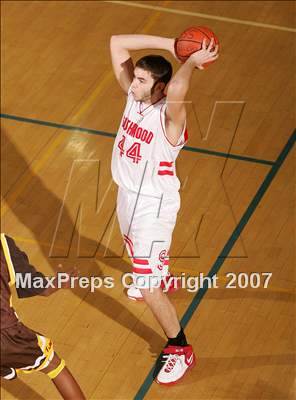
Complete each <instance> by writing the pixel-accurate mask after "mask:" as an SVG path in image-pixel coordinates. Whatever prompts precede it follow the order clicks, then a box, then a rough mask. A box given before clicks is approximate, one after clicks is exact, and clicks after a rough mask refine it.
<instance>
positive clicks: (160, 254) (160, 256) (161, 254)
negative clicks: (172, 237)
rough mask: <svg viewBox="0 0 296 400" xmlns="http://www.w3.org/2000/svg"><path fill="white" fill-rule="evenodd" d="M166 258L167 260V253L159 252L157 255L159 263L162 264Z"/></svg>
mask: <svg viewBox="0 0 296 400" xmlns="http://www.w3.org/2000/svg"><path fill="white" fill-rule="evenodd" d="M166 258H167V251H166V250H161V252H160V253H159V261H160V262H161V263H163V262H164V260H165V259H166Z"/></svg>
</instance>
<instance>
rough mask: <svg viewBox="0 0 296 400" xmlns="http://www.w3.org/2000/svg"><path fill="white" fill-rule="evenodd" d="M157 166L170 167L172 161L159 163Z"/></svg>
mask: <svg viewBox="0 0 296 400" xmlns="http://www.w3.org/2000/svg"><path fill="white" fill-rule="evenodd" d="M159 166H160V167H172V166H173V161H160V163H159Z"/></svg>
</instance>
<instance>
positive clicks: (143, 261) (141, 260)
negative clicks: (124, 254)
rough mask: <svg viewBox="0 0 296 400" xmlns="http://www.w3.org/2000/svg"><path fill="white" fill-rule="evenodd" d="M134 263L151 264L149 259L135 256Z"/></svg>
mask: <svg viewBox="0 0 296 400" xmlns="http://www.w3.org/2000/svg"><path fill="white" fill-rule="evenodd" d="M133 263H134V264H139V265H149V262H148V260H144V259H143V258H133Z"/></svg>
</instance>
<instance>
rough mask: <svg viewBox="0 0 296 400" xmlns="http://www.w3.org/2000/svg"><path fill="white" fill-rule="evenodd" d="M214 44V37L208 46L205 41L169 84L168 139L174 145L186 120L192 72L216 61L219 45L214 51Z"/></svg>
mask: <svg viewBox="0 0 296 400" xmlns="http://www.w3.org/2000/svg"><path fill="white" fill-rule="evenodd" d="M213 45H214V41H213V39H212V40H211V42H210V43H209V45H208V46H206V42H205V41H203V46H202V49H201V50H199V51H196V52H195V53H193V54H192V55H191V56H190V57H189V58H188V59H187V60H186V62H185V63H184V64H183V65H182V66H181V67H180V68H179V70H178V71H177V72H176V74H175V75H174V76H173V78H172V79H171V81H170V83H169V85H168V88H167V109H166V132H167V135H168V139H169V140H170V142H171V143H172V144H174V145H176V144H177V143H178V141H179V138H180V135H181V132H182V129H183V126H184V123H185V120H186V109H185V103H184V100H185V97H186V94H187V92H188V89H189V83H190V79H191V76H192V73H193V71H194V69H195V68H199V69H203V66H202V65H203V64H205V63H207V62H211V61H214V60H216V59H217V58H218V45H216V46H215V49H214V51H213V49H212V47H213ZM211 50H212V51H211Z"/></svg>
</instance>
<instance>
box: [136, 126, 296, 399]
mask: <svg viewBox="0 0 296 400" xmlns="http://www.w3.org/2000/svg"><path fill="white" fill-rule="evenodd" d="M295 140H296V130H294V132H293V133H292V135H291V136H290V138H289V140H288V141H287V143H286V145H285V146H284V148H283V150H282V151H281V152H280V154H279V156H278V158H277V160H276V162H275V164H274V165H273V166H272V167H271V168H270V170H269V172H268V173H267V175H266V177H265V178H264V180H263V182H262V183H261V185H260V187H259V189H258V190H257V192H256V194H255V196H254V197H253V200H252V201H251V203H250V204H249V206H248V207H247V209H246V211H245V212H244V214H243V216H242V217H241V219H240V221H239V223H238V224H237V226H236V228H235V229H234V231H233V232H232V234H231V236H230V238H229V239H228V241H227V242H226V244H225V246H224V248H223V249H222V251H221V253H220V254H219V256H218V257H217V259H216V261H215V262H214V264H213V266H212V268H211V269H210V271H209V273H208V274H207V277H210V278H211V277H213V276H214V275H215V274H217V273H218V271H219V270H220V268H221V267H222V265H223V263H224V261H225V259H226V257H227V256H228V254H229V253H230V251H231V249H232V248H233V246H234V244H235V242H236V241H237V239H238V238H239V236H240V234H241V233H242V231H243V230H244V228H245V226H246V225H247V223H248V221H249V220H250V218H251V217H252V215H253V214H254V212H255V210H256V208H257V206H258V204H259V203H260V201H261V199H262V198H263V196H264V194H265V193H266V191H267V189H268V188H269V186H270V185H271V183H272V181H273V179H274V178H275V176H276V175H277V173H278V171H279V169H280V167H281V166H282V164H283V162H284V161H285V159H286V158H287V156H288V154H289V152H290V151H291V149H292V147H293V144H294V142H295ZM207 290H208V285H207V280H206V282H205V285H204V286H203V287H202V288H200V289H199V290H198V292H197V293H196V295H195V296H194V297H193V299H192V301H191V303H190V304H189V306H188V307H187V310H186V311H185V313H184V315H183V317H182V318H181V321H180V323H181V325H182V326H183V328H185V327H186V325H187V324H188V323H189V321H190V319H191V318H192V316H193V314H194V312H195V311H196V309H197V307H198V306H199V304H200V302H201V300H202V298H203V297H204V295H205V294H206V292H207ZM154 367H155V365H154V366H153V367H152V369H151V370H150V372H149V373H148V375H147V377H146V379H145V380H144V382H143V384H142V385H141V387H140V388H139V390H138V392H137V393H136V395H135V397H134V400H142V399H143V398H144V397H145V395H146V394H147V392H148V391H149V389H150V387H151V385H152V383H153V371H154Z"/></svg>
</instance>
